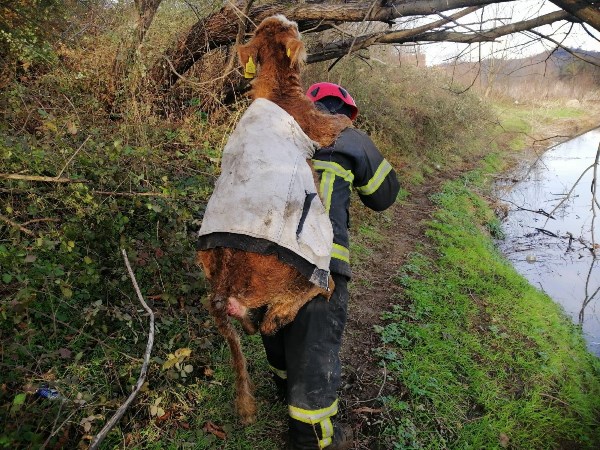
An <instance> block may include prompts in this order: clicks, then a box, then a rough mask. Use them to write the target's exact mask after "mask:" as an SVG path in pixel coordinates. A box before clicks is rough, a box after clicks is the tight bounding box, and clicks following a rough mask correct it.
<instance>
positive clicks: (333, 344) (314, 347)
mask: <svg viewBox="0 0 600 450" xmlns="http://www.w3.org/2000/svg"><path fill="white" fill-rule="evenodd" d="M306 95H307V96H308V97H309V98H310V99H311V100H312V101H313V102H314V103H315V105H316V106H317V108H319V109H321V110H322V111H325V112H329V113H331V114H345V115H347V116H348V117H349V118H350V119H351V120H354V119H355V118H356V116H357V115H358V108H357V107H356V104H355V102H354V100H353V99H352V97H351V96H350V94H349V93H348V91H346V90H345V89H344V88H343V87H341V86H338V85H337V84H333V83H324V82H322V83H316V84H313V85H312V86H311V87H310V88H309V89H308V91H307V93H306ZM313 165H314V168H315V170H316V171H317V173H318V174H319V177H320V187H319V189H320V194H321V198H322V199H323V203H324V205H325V208H326V210H327V211H328V213H329V218H330V219H331V223H332V225H333V233H334V238H333V249H332V253H331V264H330V270H331V274H332V276H333V279H334V281H335V290H334V292H333V295H332V296H331V299H330V300H329V301H327V300H326V299H325V298H324V297H322V296H318V297H316V298H315V299H313V300H312V301H310V302H309V303H307V304H306V305H305V306H304V307H303V308H302V309H300V311H299V312H298V315H297V316H296V318H295V319H294V321H293V322H292V323H290V324H289V325H287V326H286V327H284V328H282V329H281V330H280V331H279V332H277V333H276V334H275V335H272V336H264V335H263V336H262V340H263V344H264V347H265V351H266V354H267V360H268V362H269V365H270V367H271V370H272V372H273V377H274V380H275V383H276V385H277V388H278V391H279V393H280V394H281V397H282V398H283V399H284V400H285V401H286V402H287V404H288V412H289V432H288V442H287V449H288V450H313V449H327V450H339V449H346V448H349V447H350V446H351V444H352V440H351V435H350V433H349V432H347V431H346V430H345V429H344V428H343V427H342V426H340V425H339V424H337V423H336V422H335V415H336V414H337V412H338V398H337V389H338V388H339V386H340V376H341V363H340V356H339V353H340V346H341V341H342V333H343V331H344V326H345V324H346V311H347V306H348V287H347V285H348V281H349V280H350V277H351V275H352V273H351V270H350V252H349V239H348V228H349V226H350V218H349V209H350V194H351V192H352V189H354V190H355V191H356V192H357V193H358V196H359V198H360V199H361V201H362V203H363V204H365V205H366V206H367V207H369V208H371V209H373V210H375V211H383V210H385V209H387V208H388V207H389V206H391V205H392V204H393V203H394V201H395V199H396V195H397V194H398V190H399V185H398V180H397V178H396V173H395V172H394V169H393V168H392V166H391V165H390V163H389V162H388V161H386V160H385V158H384V157H383V156H382V155H381V153H380V152H379V150H378V149H377V147H376V146H375V144H374V143H373V142H372V141H371V139H370V138H369V137H368V136H367V135H366V134H365V133H363V132H362V131H360V130H357V129H356V128H347V129H345V130H344V131H342V133H341V134H340V135H339V137H338V138H337V140H336V142H335V143H334V144H333V145H332V146H331V147H326V148H321V149H320V150H318V151H317V152H316V153H315V155H314V157H313Z"/></svg>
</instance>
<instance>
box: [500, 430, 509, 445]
mask: <svg viewBox="0 0 600 450" xmlns="http://www.w3.org/2000/svg"><path fill="white" fill-rule="evenodd" d="M508 441H510V438H509V437H508V436H507V435H506V433H500V436H498V442H499V444H500V447H502V448H506V447H508Z"/></svg>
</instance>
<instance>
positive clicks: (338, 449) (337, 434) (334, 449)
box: [325, 424, 354, 450]
mask: <svg viewBox="0 0 600 450" xmlns="http://www.w3.org/2000/svg"><path fill="white" fill-rule="evenodd" d="M353 442H354V441H353V435H352V429H351V428H350V427H349V426H342V425H339V424H338V425H337V426H336V427H335V429H334V432H333V442H332V443H331V445H328V446H327V447H325V450H348V449H349V448H351V447H352V444H353Z"/></svg>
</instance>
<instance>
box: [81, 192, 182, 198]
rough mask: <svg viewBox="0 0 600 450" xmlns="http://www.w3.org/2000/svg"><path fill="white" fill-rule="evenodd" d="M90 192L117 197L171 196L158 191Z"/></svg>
mask: <svg viewBox="0 0 600 450" xmlns="http://www.w3.org/2000/svg"><path fill="white" fill-rule="evenodd" d="M92 194H98V195H114V196H117V197H165V198H169V197H171V196H170V195H168V194H162V193H160V192H112V191H92Z"/></svg>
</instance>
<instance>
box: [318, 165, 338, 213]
mask: <svg viewBox="0 0 600 450" xmlns="http://www.w3.org/2000/svg"><path fill="white" fill-rule="evenodd" d="M334 182H335V174H333V173H331V172H323V174H322V175H321V185H320V186H319V190H320V191H321V192H320V193H321V198H322V199H323V200H324V202H325V204H324V205H323V206H325V211H327V213H328V214H329V209H330V208H331V194H333V183H334Z"/></svg>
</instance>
